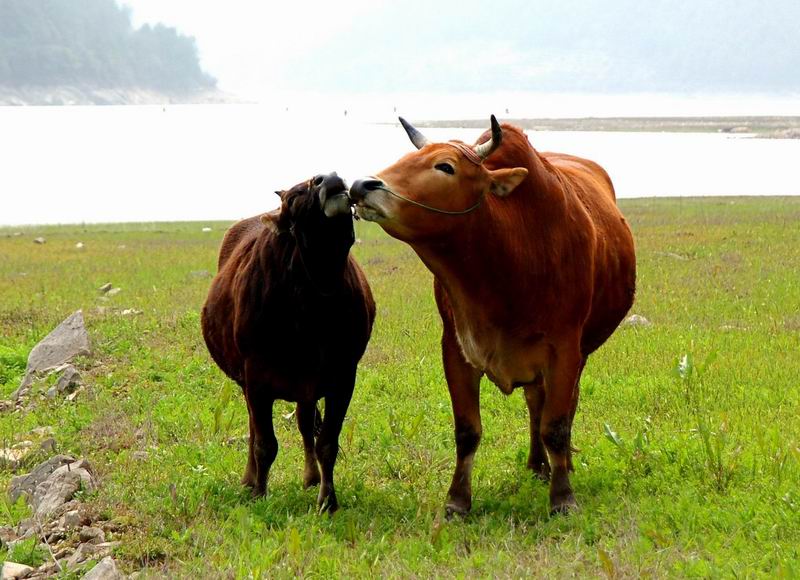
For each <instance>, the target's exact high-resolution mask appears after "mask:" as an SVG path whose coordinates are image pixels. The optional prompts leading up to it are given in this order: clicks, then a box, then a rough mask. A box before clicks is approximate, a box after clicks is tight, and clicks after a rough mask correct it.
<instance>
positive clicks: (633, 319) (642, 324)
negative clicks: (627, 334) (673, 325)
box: [622, 314, 653, 328]
mask: <svg viewBox="0 0 800 580" xmlns="http://www.w3.org/2000/svg"><path fill="white" fill-rule="evenodd" d="M622 325H623V326H631V327H634V328H646V327H648V326H653V323H652V322H650V321H649V320H647V319H646V318H645V317H644V316H641V315H640V314H631V315H630V316H629V317H628V318H626V319H625V321H624V322H623V323H622Z"/></svg>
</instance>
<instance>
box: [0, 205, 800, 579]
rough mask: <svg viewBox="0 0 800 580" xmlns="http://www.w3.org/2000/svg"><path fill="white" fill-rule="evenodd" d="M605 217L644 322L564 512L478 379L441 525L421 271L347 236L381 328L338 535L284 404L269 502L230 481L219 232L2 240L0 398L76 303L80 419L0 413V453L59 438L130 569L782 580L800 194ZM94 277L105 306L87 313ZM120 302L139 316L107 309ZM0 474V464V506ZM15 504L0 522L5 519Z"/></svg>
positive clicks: (377, 243) (64, 230)
mask: <svg viewBox="0 0 800 580" xmlns="http://www.w3.org/2000/svg"><path fill="white" fill-rule="evenodd" d="M620 205H621V206H622V209H623V211H624V213H625V214H626V217H627V218H628V220H629V222H630V223H631V224H632V227H633V229H634V234H635V236H636V242H637V254H638V271H639V280H638V290H637V298H636V304H635V306H634V309H633V312H635V313H637V314H641V315H643V316H645V317H646V318H648V319H649V320H650V321H651V322H652V323H653V325H652V326H650V327H647V328H630V327H623V328H620V329H619V330H618V331H617V332H616V333H615V334H614V335H613V336H612V337H611V339H610V340H609V341H608V343H607V344H606V345H604V346H603V347H602V348H601V349H600V350H599V351H598V352H597V353H595V354H594V355H593V356H592V357H591V358H590V360H589V363H588V365H587V367H586V369H585V371H584V375H583V379H582V385H581V401H580V405H579V411H578V414H577V417H576V423H575V426H574V434H573V442H574V444H575V445H576V446H577V447H578V448H579V449H580V450H581V451H580V453H578V454H576V456H575V464H576V472H575V474H574V475H573V476H572V482H573V486H574V488H575V491H576V495H577V498H578V501H579V502H580V503H581V506H582V510H581V512H579V513H577V514H574V515H571V516H569V517H554V518H551V517H549V516H548V499H547V496H548V494H547V488H546V486H544V485H542V484H541V483H539V482H538V481H536V480H534V479H533V478H532V477H531V474H530V473H529V472H528V471H527V470H526V469H525V463H526V459H527V450H528V434H527V429H528V419H527V410H526V407H525V403H524V399H523V397H521V396H520V395H519V394H517V393H514V394H512V395H511V396H508V397H506V396H504V395H502V394H501V393H500V392H499V391H498V390H497V389H496V388H495V387H494V386H493V385H491V384H490V383H489V382H488V381H484V383H483V385H482V393H481V394H482V418H483V432H484V436H483V440H482V442H481V446H480V449H479V450H478V453H477V456H476V460H475V467H474V475H473V491H474V504H473V511H472V513H471V514H470V515H469V516H468V517H467V518H464V519H456V520H452V521H447V520H445V519H444V518H443V514H442V505H443V501H444V495H445V493H446V490H447V486H448V484H449V480H450V477H451V475H452V469H453V466H454V459H455V445H454V441H453V431H452V429H453V427H452V411H451V407H450V401H449V397H448V395H447V388H446V386H445V381H444V375H443V372H442V368H441V360H440V355H439V340H440V336H439V335H440V322H439V318H438V314H437V313H436V309H435V306H434V302H433V297H432V290H431V288H432V280H431V276H430V274H429V273H428V272H427V270H426V269H425V268H424V266H423V265H422V264H421V263H420V261H419V259H418V258H417V257H416V256H415V255H414V254H413V252H412V251H411V250H410V249H409V248H408V247H407V246H405V245H404V244H402V243H400V242H398V241H396V240H393V239H391V238H389V237H388V236H386V235H385V234H384V233H383V232H382V231H381V230H380V229H379V228H378V227H376V226H375V225H374V224H368V223H364V222H359V223H358V224H357V226H356V227H357V237H358V238H359V239H360V240H361V242H360V243H359V244H357V245H356V246H355V247H354V252H355V255H356V257H357V258H358V260H359V261H360V263H361V264H362V265H363V266H364V269H365V271H366V273H367V275H368V277H369V281H370V284H371V285H372V289H373V293H374V294H375V297H376V301H377V305H378V317H377V321H376V326H375V329H374V334H373V338H372V341H371V343H370V345H369V348H368V350H367V353H366V355H365V357H364V360H363V361H362V364H361V366H360V368H359V374H358V382H357V385H356V390H355V394H354V397H353V402H352V404H351V407H350V412H349V413H348V415H347V419H346V420H345V424H344V428H343V430H342V436H341V445H342V450H343V453H342V456H341V457H340V459H339V462H338V463H337V469H336V478H337V493H338V495H339V500H340V502H341V504H342V509H341V510H340V512H338V513H337V514H336V515H335V516H334V517H332V518H329V517H319V516H317V515H316V513H315V509H314V506H315V500H316V490H314V489H311V490H303V489H302V485H301V472H302V465H303V452H302V444H301V440H300V436H299V434H298V433H297V429H296V425H295V421H294V418H293V417H291V416H290V413H291V411H292V408H293V407H292V405H290V404H287V403H278V404H276V406H275V413H274V423H275V430H276V435H277V437H278V441H279V444H280V452H279V455H278V459H277V461H276V463H275V466H274V467H273V469H272V473H271V476H270V494H269V496H268V497H266V498H263V499H259V500H253V499H251V498H250V497H249V495H248V494H247V493H246V491H245V490H244V489H242V487H241V485H240V484H239V479H240V477H241V474H242V472H243V470H244V465H245V461H246V453H247V439H246V435H247V411H246V408H245V405H244V402H243V400H242V397H241V395H240V390H239V387H238V386H237V385H235V384H233V383H232V382H230V381H228V380H227V379H226V378H225V377H224V376H223V375H222V373H221V372H220V371H219V370H218V369H217V368H216V367H215V365H214V364H213V362H212V361H211V359H210V357H209V356H208V354H207V352H206V349H205V346H204V344H203V342H202V338H201V336H200V331H199V310H200V307H201V305H202V303H203V300H204V299H205V295H206V293H207V291H208V286H209V283H210V280H209V279H208V278H203V277H198V276H193V275H192V274H191V273H192V272H196V271H201V270H208V271H209V272H213V271H214V270H215V264H216V257H217V250H218V246H219V242H220V240H221V237H222V235H223V233H224V231H225V228H226V227H227V225H228V224H221V223H216V224H210V225H211V226H212V228H213V231H212V232H211V233H203V232H201V228H202V226H205V225H209V224H192V223H186V224H178V223H165V224H124V225H96V226H60V227H55V226H53V227H43V228H39V227H37V228H27V229H25V232H24V234H25V235H22V236H18V237H13V236H12V237H6V236H4V235H3V234H4V230H2V229H0V256H2V259H0V336H2V337H3V338H2V339H0V340H2V342H0V345H1V347H0V361H2V362H0V374H2V376H7V377H8V378H7V379H5V380H6V381H7V382H6V384H5V385H3V384H2V383H1V382H0V389H6V390H7V392H10V391H11V390H13V389H14V388H16V385H17V381H18V379H19V378H20V377H21V373H22V372H23V371H24V365H25V358H26V356H27V353H28V352H29V350H30V348H31V347H32V346H33V345H34V344H36V342H37V341H38V340H39V339H41V338H42V337H43V336H44V335H46V334H47V333H48V332H49V331H50V330H51V329H52V328H53V327H54V326H55V325H56V324H58V323H59V322H60V321H61V320H63V319H64V318H65V317H66V316H67V315H69V314H70V313H71V312H72V311H74V310H76V309H77V308H83V310H84V314H85V317H86V321H87V325H88V327H89V332H90V335H91V338H92V342H93V351H94V352H93V355H92V356H91V357H88V358H87V359H85V360H82V361H79V367H80V369H81V374H82V376H83V377H84V382H85V383H86V390H85V392H82V393H81V395H80V396H79V397H78V399H77V400H76V402H75V403H73V404H67V403H65V402H63V401H47V400H37V401H36V404H35V405H34V406H33V407H31V408H30V409H29V410H28V411H26V412H24V413H22V414H5V415H0V442H3V445H5V444H7V443H8V444H13V443H14V442H17V441H21V440H23V439H24V438H25V437H26V436H27V434H28V433H29V432H30V430H31V429H33V428H34V427H37V426H42V425H52V426H53V427H54V428H55V430H56V435H55V437H56V440H57V441H58V445H59V452H68V453H73V454H76V455H80V456H85V457H88V458H89V460H90V461H91V462H92V464H93V465H94V466H95V467H96V470H97V472H98V476H99V477H100V479H101V481H102V486H101V488H100V489H99V490H98V491H97V492H96V493H93V494H90V495H87V496H86V498H85V499H86V501H87V502H88V503H89V506H90V507H91V508H92V509H93V510H95V511H96V513H98V514H101V516H102V517H103V518H105V519H107V520H110V524H113V527H114V528H115V529H117V530H119V531H118V532H117V533H115V540H119V541H120V542H121V546H120V548H119V549H118V550H117V553H116V556H117V558H118V559H119V561H120V563H121V565H122V567H123V568H124V569H125V571H127V572H133V571H135V570H139V569H142V568H144V569H146V571H147V572H148V573H149V574H150V575H151V576H159V577H161V576H169V577H204V576H207V575H208V574H209V571H212V575H218V576H231V577H237V578H238V577H260V576H266V575H269V576H276V577H290V576H292V577H294V576H297V575H303V576H312V575H319V576H323V575H324V576H393V577H409V576H412V577H423V576H424V577H427V576H443V577H456V576H459V577H461V576H469V577H473V576H490V575H491V576H555V577H558V576H566V575H571V576H576V575H577V576H590V575H591V576H600V575H603V576H608V577H631V576H637V577H638V576H673V577H686V576H704V577H705V576H712V577H718V576H733V575H737V576H769V577H772V576H781V575H783V576H784V577H792V576H793V575H794V576H796V575H797V574H800V550H799V549H798V546H800V493H798V491H797V482H798V481H800V422H798V420H797V417H798V416H800V383H798V381H797V377H798V376H800V359H798V357H797V349H798V346H800V333H798V325H797V320H798V312H800V285H798V277H797V272H798V271H800V249H799V248H798V245H797V231H800V198H710V199H640V200H621V201H620ZM36 235H45V236H46V237H47V239H48V243H47V244H46V245H43V246H37V245H34V244H33V243H32V242H31V238H32V237H35V236H36ZM78 238H80V241H83V242H84V244H85V248H84V249H83V250H82V251H80V252H78V251H76V250H75V249H74V244H75V242H76V241H77V240H78ZM122 246H124V247H122ZM23 274H24V275H23ZM106 282H112V283H113V284H114V285H115V286H117V287H120V288H122V291H121V292H120V293H119V294H117V295H116V296H114V297H112V298H110V299H104V298H103V297H102V296H101V295H100V293H99V292H98V290H97V288H98V287H99V286H100V285H101V284H104V283H106ZM129 308H133V309H136V310H141V311H142V314H139V315H133V316H121V315H120V312H121V311H122V310H124V309H129ZM9 353H10V354H9ZM9 369H10V370H9ZM12 475H13V474H12V473H11V472H10V471H8V470H0V488H5V487H6V486H7V484H8V482H9V480H10V478H11V476H12ZM3 505H6V508H5V509H4V508H3ZM26 510H27V508H24V506H7V504H0V519H2V520H7V521H9V522H11V523H14V522H16V521H18V519H19V518H21V517H23V516H24V515H26V513H27V511H26ZM0 523H3V524H4V523H6V521H3V522H0Z"/></svg>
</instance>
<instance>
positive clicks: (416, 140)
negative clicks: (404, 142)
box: [398, 117, 430, 149]
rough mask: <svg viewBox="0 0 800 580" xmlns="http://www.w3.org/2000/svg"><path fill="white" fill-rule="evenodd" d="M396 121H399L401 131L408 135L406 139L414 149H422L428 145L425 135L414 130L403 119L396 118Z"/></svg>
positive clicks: (412, 126)
mask: <svg viewBox="0 0 800 580" xmlns="http://www.w3.org/2000/svg"><path fill="white" fill-rule="evenodd" d="M398 119H400V124H401V125H402V126H403V129H405V130H406V133H408V138H409V139H411V142H412V143H413V144H414V147H416V148H417V149H422V148H423V147H425V145H427V144H428V143H430V141H428V138H427V137H425V135H423V134H422V133H420V132H419V131H417V130H416V129H415V128H414V125H412V124H411V123H409V122H408V121H406V120H405V119H403V117H398Z"/></svg>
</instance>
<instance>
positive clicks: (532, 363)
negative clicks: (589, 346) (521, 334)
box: [457, 329, 550, 394]
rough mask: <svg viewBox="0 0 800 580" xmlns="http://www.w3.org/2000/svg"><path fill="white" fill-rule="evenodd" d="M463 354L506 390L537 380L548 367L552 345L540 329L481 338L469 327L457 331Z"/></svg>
mask: <svg viewBox="0 0 800 580" xmlns="http://www.w3.org/2000/svg"><path fill="white" fill-rule="evenodd" d="M457 336H458V341H459V344H460V346H461V352H462V354H463V355H464V358H465V359H466V360H467V362H469V363H470V364H471V365H472V366H474V367H475V368H477V369H479V370H481V371H483V372H484V373H486V376H487V377H488V378H489V380H490V381H492V382H493V383H494V384H495V385H497V387H498V388H499V389H500V390H501V391H502V392H504V393H505V394H510V393H511V392H512V391H513V390H514V389H515V388H516V387H518V386H520V385H525V384H529V383H532V382H534V380H535V379H536V377H537V376H538V375H539V373H541V372H542V371H543V370H544V368H546V366H547V363H548V360H549V354H550V349H549V348H548V346H547V344H546V343H545V342H543V341H542V336H543V335H542V334H541V333H534V334H532V336H531V337H530V338H527V339H511V338H507V337H504V336H502V335H500V334H494V335H489V336H487V335H486V334H484V335H481V336H480V338H478V335H477V334H476V333H473V332H471V331H470V330H469V329H464V330H463V331H461V330H459V331H458V332H457Z"/></svg>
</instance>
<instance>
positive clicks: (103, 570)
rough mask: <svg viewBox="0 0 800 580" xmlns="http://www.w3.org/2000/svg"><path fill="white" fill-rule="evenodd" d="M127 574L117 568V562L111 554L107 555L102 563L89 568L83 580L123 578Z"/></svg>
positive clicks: (119, 579) (115, 579) (118, 579)
mask: <svg viewBox="0 0 800 580" xmlns="http://www.w3.org/2000/svg"><path fill="white" fill-rule="evenodd" d="M123 578H125V576H124V575H123V574H122V573H120V571H119V570H118V569H117V564H116V562H114V559H113V558H112V557H111V556H106V557H105V558H103V559H102V560H100V563H99V564H98V565H97V566H95V567H94V568H92V569H91V570H89V573H88V574H86V576H84V577H83V580H122V579H123Z"/></svg>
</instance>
